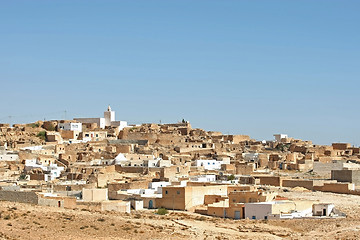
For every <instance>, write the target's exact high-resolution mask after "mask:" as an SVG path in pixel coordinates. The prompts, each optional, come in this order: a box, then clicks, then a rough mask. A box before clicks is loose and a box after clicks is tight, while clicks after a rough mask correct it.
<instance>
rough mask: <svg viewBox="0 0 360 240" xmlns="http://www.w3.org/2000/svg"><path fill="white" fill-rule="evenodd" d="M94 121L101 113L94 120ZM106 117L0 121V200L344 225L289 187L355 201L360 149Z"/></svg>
mask: <svg viewBox="0 0 360 240" xmlns="http://www.w3.org/2000/svg"><path fill="white" fill-rule="evenodd" d="M99 115H100V114H99ZM269 138H273V140H269V141H257V140H254V139H252V138H251V137H250V136H247V135H225V134H222V133H221V132H215V131H204V130H202V129H194V128H192V127H191V124H190V122H188V121H185V120H182V121H180V122H179V123H172V124H155V123H151V124H146V123H144V124H140V125H128V123H127V122H126V121H117V120H116V118H115V112H114V111H113V110H112V109H111V107H110V106H109V107H108V108H107V110H106V111H105V112H104V115H103V117H99V118H75V119H73V120H51V121H37V122H34V123H28V124H13V125H12V126H10V124H6V123H2V124H0V200H2V201H10V202H20V203H28V204H32V205H40V206H52V207H56V208H64V209H82V210H84V209H85V210H96V211H103V212H106V211H114V212H123V213H131V212H134V211H135V212H137V213H140V214H141V212H142V211H146V210H147V209H153V210H152V211H155V212H156V213H157V214H162V213H163V212H168V211H173V210H174V211H186V212H191V213H197V214H200V215H204V216H211V217H218V218H226V219H254V220H267V219H293V218H313V219H328V218H344V217H346V215H345V214H344V213H342V212H341V211H339V210H338V206H337V205H336V204H334V203H333V202H331V201H330V202H328V201H314V200H308V199H302V200H301V199H300V200H299V199H291V198H289V197H286V196H285V195H284V194H283V193H286V192H287V191H292V190H298V191H316V192H332V193H339V194H349V195H360V189H359V186H360V164H359V162H360V148H359V147H354V146H351V145H350V144H348V143H332V145H329V146H326V145H315V144H313V143H312V142H311V141H305V140H300V139H296V138H292V137H289V136H288V135H286V134H274V136H270V137H269Z"/></svg>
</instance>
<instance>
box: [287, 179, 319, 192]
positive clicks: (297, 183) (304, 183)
mask: <svg viewBox="0 0 360 240" xmlns="http://www.w3.org/2000/svg"><path fill="white" fill-rule="evenodd" d="M282 186H283V187H292V188H293V187H303V188H306V189H309V190H313V188H314V182H313V181H312V180H298V179H284V180H283V181H282Z"/></svg>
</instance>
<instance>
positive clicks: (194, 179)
mask: <svg viewBox="0 0 360 240" xmlns="http://www.w3.org/2000/svg"><path fill="white" fill-rule="evenodd" d="M190 181H192V182H215V181H216V176H215V175H213V174H212V175H209V174H208V175H197V176H192V177H190Z"/></svg>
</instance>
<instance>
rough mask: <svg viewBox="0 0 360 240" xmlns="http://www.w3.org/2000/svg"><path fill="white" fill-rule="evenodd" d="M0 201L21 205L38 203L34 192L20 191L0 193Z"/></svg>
mask: <svg viewBox="0 0 360 240" xmlns="http://www.w3.org/2000/svg"><path fill="white" fill-rule="evenodd" d="M0 200H1V201H9V202H21V203H32V204H37V203H38V195H37V194H36V192H30V191H29V192H20V191H0Z"/></svg>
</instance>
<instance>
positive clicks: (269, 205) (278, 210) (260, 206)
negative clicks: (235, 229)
mask: <svg viewBox="0 0 360 240" xmlns="http://www.w3.org/2000/svg"><path fill="white" fill-rule="evenodd" d="M312 205H313V202H312V201H271V202H254V203H245V218H249V219H281V218H290V219H291V218H301V217H311V216H312Z"/></svg>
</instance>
